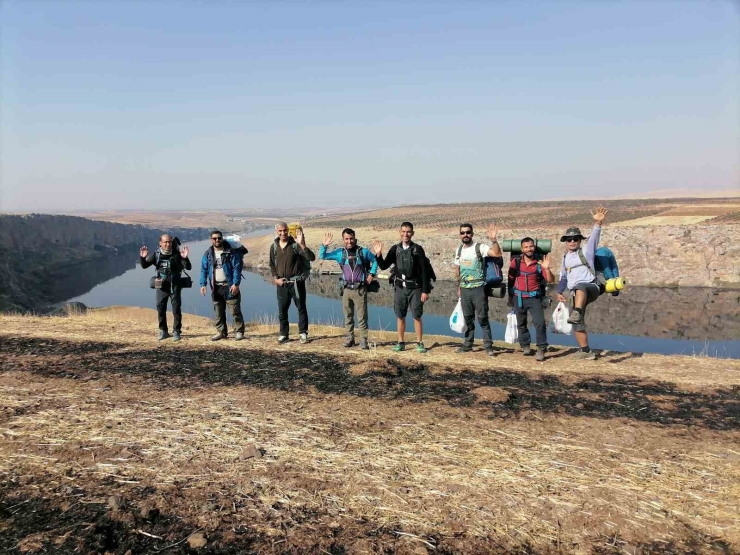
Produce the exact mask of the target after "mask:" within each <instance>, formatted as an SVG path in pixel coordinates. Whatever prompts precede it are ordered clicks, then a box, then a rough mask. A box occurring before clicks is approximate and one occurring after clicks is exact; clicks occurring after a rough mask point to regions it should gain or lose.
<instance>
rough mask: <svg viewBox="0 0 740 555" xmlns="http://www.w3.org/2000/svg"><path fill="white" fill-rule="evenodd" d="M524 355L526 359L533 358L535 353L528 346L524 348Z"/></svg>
mask: <svg viewBox="0 0 740 555" xmlns="http://www.w3.org/2000/svg"><path fill="white" fill-rule="evenodd" d="M522 354H523V355H524V356H525V357H531V356H532V355H533V354H534V353H533V352H532V348H531V347H530V346H529V345H527V346H526V347H522Z"/></svg>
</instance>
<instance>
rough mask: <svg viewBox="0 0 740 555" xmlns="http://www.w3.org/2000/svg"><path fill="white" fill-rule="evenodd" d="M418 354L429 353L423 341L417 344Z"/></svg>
mask: <svg viewBox="0 0 740 555" xmlns="http://www.w3.org/2000/svg"><path fill="white" fill-rule="evenodd" d="M416 352H417V353H426V352H427V348H426V347H425V346H424V343H423V342H422V341H419V342H418V343H417V344H416Z"/></svg>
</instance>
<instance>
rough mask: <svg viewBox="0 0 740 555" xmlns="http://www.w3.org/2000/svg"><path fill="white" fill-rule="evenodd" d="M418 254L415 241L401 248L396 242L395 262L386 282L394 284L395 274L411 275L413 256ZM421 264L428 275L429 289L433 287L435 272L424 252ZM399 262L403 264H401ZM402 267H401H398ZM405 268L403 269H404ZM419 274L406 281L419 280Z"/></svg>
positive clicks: (435, 278) (435, 277) (401, 245)
mask: <svg viewBox="0 0 740 555" xmlns="http://www.w3.org/2000/svg"><path fill="white" fill-rule="evenodd" d="M399 254H400V255H403V258H401V257H400V256H399ZM418 255H419V251H418V249H417V245H416V243H413V244H412V246H411V247H410V248H408V249H404V248H403V244H402V243H398V244H397V245H396V263H395V264H394V265H393V268H392V269H391V275H390V276H389V277H388V283H389V284H391V285H395V284H396V279H401V278H400V277H399V278H396V276H397V275H405V276H409V275H412V272H413V268H414V257H415V256H418ZM421 263H422V264H424V265H425V266H426V270H427V275H428V276H429V289H430V290H431V289H434V285H432V282H433V281H437V274H436V273H435V272H434V268H432V262H431V260H429V257H428V256H427V255H426V253H424V260H422V261H421ZM401 264H403V265H402V266H401ZM400 268H403V269H400ZM404 270H405V271H404ZM420 280H421V276H418V277H417V278H412V279H409V280H407V281H420Z"/></svg>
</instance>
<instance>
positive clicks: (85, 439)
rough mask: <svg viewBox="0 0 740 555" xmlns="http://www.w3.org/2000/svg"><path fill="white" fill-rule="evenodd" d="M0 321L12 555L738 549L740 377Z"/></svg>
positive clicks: (141, 315)
mask: <svg viewBox="0 0 740 555" xmlns="http://www.w3.org/2000/svg"><path fill="white" fill-rule="evenodd" d="M184 323H185V326H184V328H185V329H184V340H183V341H182V342H180V343H179V344H177V343H174V342H172V341H171V340H169V341H164V342H158V341H156V339H155V333H156V329H155V328H156V315H155V313H154V311H152V310H144V309H128V308H112V309H105V310H100V311H92V312H88V313H87V314H80V315H75V316H70V317H54V318H49V317H47V318H41V317H28V316H2V317H0V401H1V402H0V408H1V410H2V412H0V552H3V553H42V552H49V553H120V554H126V553H130V554H132V555H133V554H136V553H168V554H169V553H331V554H360V553H401V554H422V553H444V554H451V553H509V552H510V553H599V554H612V553H613V554H617V553H629V554H637V553H662V554H667V553H738V552H739V551H738V550H739V549H740V520H739V519H738V516H737V514H738V507H739V506H740V361H734V360H721V359H709V358H705V357H664V356H657V355H641V354H639V353H614V352H607V353H603V356H602V357H601V358H600V359H599V360H597V361H581V362H578V361H573V360H572V357H571V356H570V355H571V354H572V352H571V350H569V349H565V348H554V349H552V350H551V351H550V352H549V353H548V360H546V361H545V363H543V364H537V363H535V362H533V361H532V360H531V359H527V358H524V357H522V356H521V354H520V353H518V352H515V351H514V350H513V349H511V348H509V347H510V346H506V345H504V344H497V346H498V348H499V351H498V354H497V355H496V356H495V357H492V358H489V357H487V356H485V354H484V353H482V352H480V351H477V352H474V353H470V354H466V355H457V354H455V353H454V348H455V347H456V346H457V342H455V341H451V338H429V340H428V344H429V345H431V346H432V348H431V349H430V351H429V352H428V353H427V354H419V353H416V352H404V353H397V354H396V353H392V352H391V351H390V343H391V342H392V341H393V335H392V334H377V333H373V334H372V335H371V338H370V339H371V342H372V344H373V346H374V348H372V349H371V350H370V351H364V352H363V351H359V350H358V349H351V350H346V349H343V348H342V347H341V342H342V339H343V337H342V330H339V329H336V328H328V327H314V328H312V337H313V341H312V342H311V343H310V344H308V345H301V344H299V343H298V342H295V341H292V342H290V343H288V344H287V345H283V346H278V345H276V344H275V342H274V339H275V330H274V329H272V328H268V327H265V326H257V325H254V326H250V327H248V329H247V339H246V340H245V341H242V342H235V341H233V340H228V341H222V342H218V343H211V342H209V341H208V337H209V336H210V335H211V334H212V328H211V326H210V322H209V321H208V320H207V319H205V318H199V317H195V316H189V315H185V322H184Z"/></svg>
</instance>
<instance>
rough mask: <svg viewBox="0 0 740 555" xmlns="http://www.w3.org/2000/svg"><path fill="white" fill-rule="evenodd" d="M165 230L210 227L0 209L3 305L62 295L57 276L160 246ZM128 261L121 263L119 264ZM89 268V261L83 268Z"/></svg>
mask: <svg viewBox="0 0 740 555" xmlns="http://www.w3.org/2000/svg"><path fill="white" fill-rule="evenodd" d="M162 233H172V234H174V235H177V236H178V237H180V238H181V239H183V240H193V239H202V238H204V237H206V236H207V234H208V230H206V229H167V230H161V229H152V228H148V227H143V226H139V225H125V224H117V223H110V222H101V221H94V220H88V219H86V218H79V217H74V216H50V215H43V214H31V215H22V216H21V215H0V310H9V309H14V310H28V309H35V308H39V307H41V306H44V305H46V304H49V303H53V302H56V301H59V300H63V299H61V298H58V297H59V291H66V290H67V288H65V287H60V285H59V284H58V283H57V280H59V279H64V280H75V279H78V280H79V281H84V279H85V278H84V277H79V278H76V273H75V272H74V271H73V269H74V268H75V267H77V266H79V265H83V264H87V265H89V264H91V263H94V262H95V261H100V262H101V264H103V265H106V267H107V266H110V264H108V262H106V260H107V259H110V258H111V257H115V258H118V259H119V260H120V257H121V256H126V257H129V256H130V257H131V259H132V263H134V262H135V261H136V258H137V257H138V253H137V252H136V251H137V250H138V247H140V246H141V245H147V246H149V248H150V249H151V248H154V247H156V245H157V243H158V241H159V236H160V235H161V234H162ZM119 266H122V265H121V264H117V265H116V267H119ZM80 270H81V271H84V272H85V273H86V274H87V273H89V267H88V269H87V270H85V269H84V267H81V268H80Z"/></svg>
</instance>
